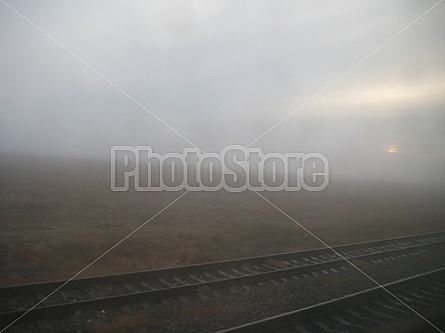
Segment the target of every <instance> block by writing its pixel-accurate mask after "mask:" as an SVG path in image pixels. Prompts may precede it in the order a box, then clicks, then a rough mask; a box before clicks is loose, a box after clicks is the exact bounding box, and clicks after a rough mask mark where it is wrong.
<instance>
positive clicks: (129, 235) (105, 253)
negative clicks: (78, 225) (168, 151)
mask: <svg viewBox="0 0 445 333" xmlns="http://www.w3.org/2000/svg"><path fill="white" fill-rule="evenodd" d="M187 193H188V191H185V192H184V193H183V194H181V195H180V196H179V197H177V198H176V199H175V200H173V201H172V202H170V203H169V204H168V205H167V206H165V207H164V208H162V209H161V210H160V211H159V212H157V213H156V214H155V215H153V216H152V217H151V218H149V219H148V220H147V221H145V222H144V223H142V224H141V225H140V226H139V227H137V228H136V229H134V230H133V231H132V232H130V233H129V234H128V235H127V236H125V237H124V238H122V239H121V240H120V241H119V242H117V243H116V244H114V245H113V246H112V247H110V248H109V249H108V250H107V251H105V252H104V253H102V254H101V255H100V256H99V257H97V258H96V259H94V260H93V261H92V262H90V263H89V264H88V265H87V266H85V267H84V268H82V269H81V270H80V271H79V272H77V273H76V274H75V275H74V276H72V277H71V278H70V279H69V280H66V281H65V282H64V283H63V284H62V285H61V286H59V287H57V288H56V289H55V290H54V291H52V292H51V293H50V294H48V295H47V296H46V297H45V298H44V299H42V300H41V301H40V302H38V303H37V304H35V305H34V306H33V307H32V308H30V309H28V310H27V311H26V312H25V313H23V314H22V315H21V316H20V317H18V318H17V319H15V320H14V321H13V322H12V323H10V324H9V325H8V326H6V327H4V328H3V329H2V330H1V331H0V333H2V332H4V331H5V330H7V329H8V328H9V327H11V326H12V325H14V324H15V323H16V322H17V321H19V320H20V319H22V318H23V317H24V316H26V315H27V314H28V313H30V312H31V311H32V310H34V309H35V308H36V307H38V306H39V305H40V304H42V303H43V302H44V301H46V300H47V299H48V298H50V297H51V296H52V295H54V294H55V293H56V292H58V291H59V290H60V289H62V288H63V287H64V286H66V285H67V284H68V283H70V282H71V281H72V280H74V279H75V278H76V277H78V276H79V275H80V274H82V273H83V272H85V271H86V270H87V269H88V268H90V267H91V266H93V265H94V264H95V263H96V262H98V261H99V260H100V259H102V258H103V257H105V256H106V255H107V254H108V253H110V252H111V251H112V250H113V249H115V248H116V247H118V246H119V245H120V244H122V243H123V242H124V241H125V240H127V239H128V238H130V237H131V236H132V235H133V234H135V233H136V232H138V231H139V230H140V229H142V228H143V227H145V226H146V225H147V224H148V223H149V222H151V221H152V220H153V219H154V218H156V217H157V216H159V215H160V214H161V213H162V212H164V211H165V210H166V209H168V208H169V207H170V206H171V205H173V204H174V203H175V202H176V201H178V200H179V199H181V198H182V197H183V196H184V195H186V194H187Z"/></svg>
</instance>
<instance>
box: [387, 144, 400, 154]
mask: <svg viewBox="0 0 445 333" xmlns="http://www.w3.org/2000/svg"><path fill="white" fill-rule="evenodd" d="M386 152H387V153H389V154H397V153H398V152H399V147H398V146H396V145H389V146H386Z"/></svg>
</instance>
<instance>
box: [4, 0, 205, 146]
mask: <svg viewBox="0 0 445 333" xmlns="http://www.w3.org/2000/svg"><path fill="white" fill-rule="evenodd" d="M0 1H1V2H2V3H3V4H4V5H5V6H7V7H9V9H11V10H12V11H13V12H15V13H16V14H17V15H18V16H20V17H21V18H22V19H24V20H25V21H26V22H28V23H29V24H31V25H32V26H33V27H34V28H36V29H37V30H39V31H40V32H41V33H42V34H44V35H45V36H46V37H48V38H49V39H50V40H52V41H53V42H54V43H56V44H57V45H58V46H60V47H61V48H62V49H64V50H65V51H66V52H67V53H69V54H70V55H71V56H72V57H74V58H75V59H76V60H78V61H80V62H81V63H82V64H83V65H85V66H86V67H87V68H89V69H90V70H91V71H93V72H94V73H95V74H97V75H98V76H99V77H101V78H102V79H103V80H104V81H106V82H107V83H108V84H110V85H111V86H112V87H114V88H115V89H116V90H118V91H119V92H120V93H122V94H123V95H124V96H126V97H127V98H128V99H130V100H131V101H132V102H133V103H135V104H136V105H137V106H139V107H140V108H141V109H143V110H144V111H146V112H147V113H149V114H151V115H152V116H153V117H155V118H156V119H157V120H159V121H160V122H161V123H163V124H164V125H165V126H167V127H168V128H170V129H171V130H172V131H173V132H175V133H176V134H177V135H179V136H180V137H181V138H182V139H184V140H185V141H187V142H188V143H190V144H191V145H192V146H193V147H195V148H197V149H200V148H199V147H198V146H196V145H195V144H194V143H193V142H191V141H190V140H189V139H187V138H186V137H185V136H184V135H182V134H181V133H179V132H178V131H177V130H175V129H174V128H173V127H171V126H170V125H169V124H167V123H166V122H165V121H164V120H162V119H161V118H159V117H158V116H157V115H156V114H154V113H153V112H151V111H150V110H149V109H147V108H146V107H145V106H143V105H142V104H141V103H139V102H138V101H137V100H136V99H134V98H133V97H132V96H131V95H130V94H128V93H126V92H125V91H124V90H123V89H122V88H120V87H119V86H118V85H117V84H115V83H113V82H112V81H111V80H110V79H108V78H107V77H106V76H105V75H103V74H101V73H100V72H99V71H98V70H96V69H95V68H94V67H92V66H91V65H89V64H88V63H87V62H86V61H84V60H83V59H82V58H80V57H79V56H77V55H76V54H75V53H73V52H72V51H71V50H70V49H68V48H67V47H66V46H65V45H63V44H62V43H60V42H59V41H58V40H57V39H55V38H54V37H52V36H51V35H49V34H48V33H47V32H46V31H44V30H43V29H42V28H40V27H39V26H37V25H36V24H35V23H34V22H32V21H31V20H30V19H28V18H27V17H25V16H24V15H23V14H22V13H20V12H19V11H17V10H16V9H15V8H14V7H12V6H11V5H9V4H8V3H6V2H5V1H4V0H0Z"/></svg>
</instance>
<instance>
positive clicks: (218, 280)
mask: <svg viewBox="0 0 445 333" xmlns="http://www.w3.org/2000/svg"><path fill="white" fill-rule="evenodd" d="M444 242H445V232H435V233H428V234H420V235H412V236H406V237H397V238H391V239H383V240H378V241H371V242H363V243H356V244H349V245H342V246H337V247H334V249H335V251H336V252H338V253H339V254H341V256H343V257H345V258H348V259H351V260H352V259H354V260H362V261H364V262H366V263H368V264H370V265H372V264H378V263H379V262H382V261H386V260H397V259H398V258H403V257H406V256H413V255H420V254H422V253H425V252H428V251H431V250H432V249H434V248H442V249H443V247H444ZM345 266H347V263H346V262H345V261H344V260H343V259H342V258H341V257H340V256H338V255H336V254H335V253H334V252H333V251H332V250H330V249H327V248H321V249H315V250H308V251H301V252H292V253H284V254H277V255H269V256H262V257H253V258H245V259H237V260H229V261H222V262H214V263H207V264H201V265H193V266H184V267H177V268H169V269H159V270H151V271H144V272H136V273H128V274H118V275H108V276H98V277H91V278H83V279H77V280H73V281H71V282H70V283H69V284H68V285H66V286H64V288H62V289H61V290H59V291H58V292H56V293H55V294H53V295H52V296H51V297H50V298H48V299H46V300H45V301H44V302H42V303H41V304H39V306H37V307H36V308H34V309H33V310H32V311H30V312H29V313H27V315H26V316H24V317H23V318H22V319H21V321H23V320H25V321H33V320H38V319H40V318H44V317H47V316H52V315H54V314H55V313H57V315H58V316H61V315H71V314H73V313H75V312H76V311H79V310H84V309H89V311H91V310H93V311H94V310H100V309H104V308H109V307H119V306H123V305H125V304H129V303H140V304H142V305H143V304H144V302H148V301H155V300H162V299H165V298H169V297H180V296H182V295H187V294H190V293H199V292H200V290H201V288H203V287H207V286H210V287H212V288H223V287H227V286H231V285H246V284H251V283H255V282H260V281H264V280H270V279H274V278H280V277H285V276H295V275H298V274H300V275H301V274H303V275H305V274H308V275H310V274H313V275H317V274H331V273H335V272H337V271H338V270H341V269H346V267H345ZM63 283H64V281H56V282H44V283H37V284H28V285H19V286H10V287H5V288H1V289H0V309H1V313H0V324H1V327H5V326H7V325H9V324H10V323H11V322H13V321H14V320H16V319H17V318H19V317H20V316H22V315H23V314H25V313H26V312H27V309H29V308H31V307H33V306H34V305H35V304H37V303H38V302H40V301H41V300H42V299H44V298H45V297H46V296H45V295H47V294H49V293H51V292H52V291H53V290H55V289H57V288H58V287H60V286H61V285H62V284H63Z"/></svg>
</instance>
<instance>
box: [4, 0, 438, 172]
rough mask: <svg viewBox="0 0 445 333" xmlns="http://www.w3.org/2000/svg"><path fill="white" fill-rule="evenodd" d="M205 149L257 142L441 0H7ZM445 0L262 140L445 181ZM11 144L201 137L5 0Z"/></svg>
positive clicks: (58, 146)
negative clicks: (120, 90)
mask: <svg viewBox="0 0 445 333" xmlns="http://www.w3.org/2000/svg"><path fill="white" fill-rule="evenodd" d="M6 2H7V3H8V4H10V5H11V6H12V7H14V8H15V9H16V10H17V11H18V12H19V13H21V14H22V15H23V16H24V17H26V18H27V19H29V20H30V21H32V22H33V23H34V24H35V25H36V26H38V27H39V28H40V29H42V30H43V31H45V32H46V33H47V34H48V35H50V36H51V37H53V38H54V39H55V40H57V41H58V42H60V43H61V44H63V45H64V46H65V47H66V48H67V49H69V50H70V51H71V52H72V53H73V54H75V55H76V56H77V57H79V58H80V59H82V60H83V61H84V62H85V63H87V64H88V65H90V66H91V67H92V68H94V69H95V70H97V71H98V72H100V73H101V74H102V75H103V76H105V77H106V78H107V79H108V80H110V81H111V82H113V83H114V84H115V85H117V86H118V87H120V88H121V89H122V90H123V91H124V92H125V93H127V94H128V95H130V96H131V97H133V98H134V99H135V100H137V101H138V102H139V103H140V104H141V105H143V106H144V107H146V108H147V109H148V110H150V111H151V112H153V113H154V114H156V115H157V116H158V117H159V118H161V119H163V120H164V121H165V122H166V123H168V124H169V125H170V126H172V127H173V128H175V129H176V130H177V131H178V132H179V133H181V134H182V135H183V136H185V137H186V138H188V139H189V140H190V141H192V142H193V143H194V144H196V145H197V146H199V147H200V148H201V149H203V150H205V151H220V150H221V149H222V148H223V147H224V146H225V145H227V144H241V145H248V144H249V143H251V142H252V141H253V140H255V139H256V138H257V137H258V136H260V135H261V134H263V133H264V132H265V131H266V130H268V129H269V128H270V127H271V126H273V125H274V124H275V123H276V122H278V121H280V120H281V119H282V118H283V117H285V116H286V115H287V114H289V113H290V112H292V111H293V110H295V109H296V108H298V107H299V106H300V105H301V104H303V103H304V102H306V101H307V100H308V99H309V98H311V97H312V96H313V95H314V94H316V93H318V92H319V91H320V90H321V89H322V88H323V87H325V86H326V85H328V84H329V83H331V82H332V81H333V80H335V79H336V78H337V77H339V76H340V75H342V74H343V73H345V72H346V71H347V70H348V69H350V68H351V67H352V66H354V65H355V64H356V63H357V62H359V61H360V60H362V59H363V58H364V57H366V56H367V55H369V54H370V53H371V52H373V51H374V50H375V49H376V48H377V47H379V46H380V45H382V44H383V43H384V42H386V41H387V40H388V39H390V38H391V37H393V36H394V35H395V34H396V33H398V32H399V31H400V30H402V29H403V28H404V27H406V26H407V25H408V24H410V23H411V22H412V21H414V20H415V19H416V18H418V17H419V16H420V15H421V14H423V13H424V12H425V11H426V10H428V9H429V8H431V7H432V6H433V5H434V4H435V3H437V1H430V0H425V1H335V2H333V1H298V2H297V1H293V2H291V1H275V0H274V1H224V0H222V1H182V0H181V1H165V0H162V1H119V2H118V1H94V2H92V1H70V2H68V1H39V2H35V1H6ZM444 16H445V3H442V4H440V5H438V6H437V7H435V8H434V9H432V10H431V11H430V12H429V13H427V14H426V15H425V16H424V17H422V18H420V19H419V20H418V21H417V22H415V23H414V24H413V25H412V26H410V27H409V28H407V29H406V30H405V31H403V32H401V33H400V34H399V35H398V36H396V37H395V38H394V39H392V40H391V41H389V42H388V43H387V44H386V45H384V46H382V47H381V48H380V49H379V50H378V51H377V52H375V53H374V54H372V55H371V56H370V57H369V58H367V59H366V60H364V61H363V62H362V63H361V64H359V65H358V66H357V67H355V68H354V69H353V70H351V71H350V72H349V73H347V74H346V75H345V76H344V77H342V78H341V79H339V80H338V81H337V82H336V83H334V84H333V85H332V86H330V87H329V88H328V89H326V90H325V91H324V92H323V93H322V94H320V95H319V96H317V97H316V98H314V99H313V100H312V101H310V102H309V103H307V104H306V105H304V106H303V107H302V108H301V109H299V110H298V111H296V112H295V113H294V114H293V115H292V116H291V117H289V118H288V119H287V120H286V121H284V122H283V123H282V124H280V125H279V126H277V127H276V128H274V129H273V130H272V131H270V132H269V133H268V134H266V135H265V136H263V137H262V138H261V139H260V140H258V141H257V142H255V144H254V145H253V146H254V147H262V148H263V149H265V150H266V151H280V152H291V151H292V152H321V153H324V154H325V155H326V156H327V157H328V159H329V160H330V161H331V165H332V172H337V173H338V174H349V173H350V174H353V175H355V176H363V175H365V174H366V175H381V176H388V177H396V178H400V179H408V180H409V179H413V178H416V177H419V176H420V175H422V177H424V176H426V177H427V178H428V179H430V180H431V179H434V178H436V179H440V180H443V179H444V178H445V177H443V170H445V169H444V167H445V108H444V106H445V38H444V37H443V34H444V31H445V20H444V19H443V17H444ZM0 43H1V52H0V151H3V152H25V153H33V154H51V155H62V154H67V155H70V156H80V157H86V158H89V157H96V158H108V156H109V154H110V150H109V149H110V147H111V146H113V145H150V146H152V147H154V149H155V150H157V151H160V152H167V151H169V150H173V151H179V150H182V149H183V148H185V147H189V146H190V144H189V143H188V142H187V141H185V140H184V139H182V138H181V137H180V136H178V135H177V134H176V133H175V132H174V131H172V130H171V129H169V128H168V127H167V126H165V125H164V124H162V123H161V122H160V121H159V120H157V119H156V118H155V117H153V116H152V115H150V114H149V113H148V112H147V111H145V110H143V109H142V108H141V107H140V106H138V105H137V104H136V103H134V102H133V101H132V100H131V99H129V98H128V97H127V96H125V95H123V94H122V93H121V92H119V91H118V90H117V89H116V88H115V87H113V86H112V85H110V83H108V82H106V81H105V80H104V79H103V78H101V77H100V76H99V75H98V74H96V73H94V72H93V71H92V70H91V69H90V68H88V67H87V66H85V64H83V63H82V62H81V61H79V60H78V59H76V58H75V57H73V56H72V55H70V54H69V53H68V52H67V51H66V50H64V49H63V48H62V47H61V46H59V45H57V44H56V43H55V42H54V41H52V40H51V39H50V38H49V37H48V36H45V34H44V33H42V32H41V31H39V30H38V29H37V28H36V27H34V26H32V25H31V24H30V23H29V22H27V21H26V20H25V19H24V18H22V17H20V16H19V15H18V14H17V13H15V12H14V11H13V10H11V9H10V8H8V6H6V5H5V4H4V3H1V2H0Z"/></svg>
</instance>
